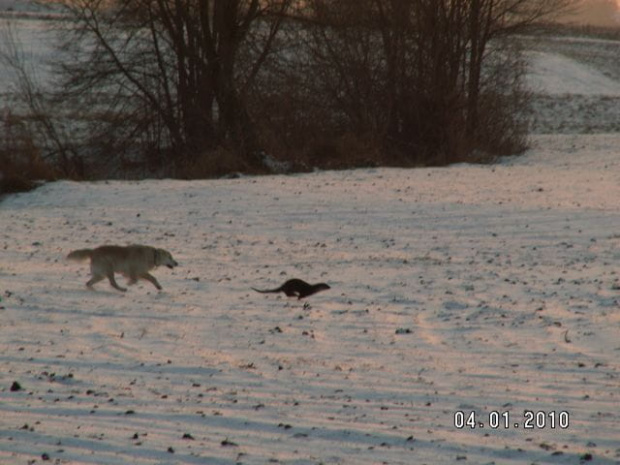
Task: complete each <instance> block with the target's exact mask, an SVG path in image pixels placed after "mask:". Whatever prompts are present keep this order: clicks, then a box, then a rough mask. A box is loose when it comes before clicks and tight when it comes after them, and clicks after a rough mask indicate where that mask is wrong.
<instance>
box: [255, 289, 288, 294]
mask: <svg viewBox="0 0 620 465" xmlns="http://www.w3.org/2000/svg"><path fill="white" fill-rule="evenodd" d="M252 290H253V291H256V292H260V293H261V294H269V293H272V292H273V293H275V292H281V291H282V288H281V287H279V288H278V289H262V290H261V289H256V288H255V287H253V288H252Z"/></svg>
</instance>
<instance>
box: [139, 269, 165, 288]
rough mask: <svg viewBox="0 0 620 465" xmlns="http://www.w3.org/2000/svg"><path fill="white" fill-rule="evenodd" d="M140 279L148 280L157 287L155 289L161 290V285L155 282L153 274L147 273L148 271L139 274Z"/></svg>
mask: <svg viewBox="0 0 620 465" xmlns="http://www.w3.org/2000/svg"><path fill="white" fill-rule="evenodd" d="M140 277H141V278H142V279H146V280H147V281H148V282H150V283H151V284H153V286H155V287H156V288H157V290H159V291H161V286H160V285H159V283H158V282H157V280H156V279H155V276H153V275H151V274H149V273H144V274H143V275H141V276H140Z"/></svg>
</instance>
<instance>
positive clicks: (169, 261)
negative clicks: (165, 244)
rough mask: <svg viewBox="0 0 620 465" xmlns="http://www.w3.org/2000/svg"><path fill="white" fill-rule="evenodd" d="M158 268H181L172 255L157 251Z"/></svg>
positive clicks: (160, 250)
mask: <svg viewBox="0 0 620 465" xmlns="http://www.w3.org/2000/svg"><path fill="white" fill-rule="evenodd" d="M156 264H157V266H167V267H168V268H170V269H172V268H174V267H175V266H179V264H178V263H177V262H176V260H175V259H174V258H172V254H171V253H170V252H168V251H167V250H164V249H157V263H156Z"/></svg>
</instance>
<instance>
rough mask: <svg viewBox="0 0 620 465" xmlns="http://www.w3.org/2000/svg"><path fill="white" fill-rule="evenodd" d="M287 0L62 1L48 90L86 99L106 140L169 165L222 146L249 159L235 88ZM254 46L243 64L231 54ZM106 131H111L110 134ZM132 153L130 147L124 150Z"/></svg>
mask: <svg viewBox="0 0 620 465" xmlns="http://www.w3.org/2000/svg"><path fill="white" fill-rule="evenodd" d="M289 3H290V0H269V1H260V0H110V1H102V0H70V1H69V0H67V1H66V2H65V7H66V10H67V12H68V13H69V16H70V18H71V21H70V22H69V23H67V24H68V27H67V30H66V31H65V37H66V39H67V40H66V41H65V42H64V44H63V45H62V47H61V49H62V50H64V53H65V54H66V55H65V57H66V58H65V59H63V60H61V62H60V63H61V65H60V70H61V73H62V76H63V77H64V80H63V82H62V86H61V87H60V89H61V92H59V94H58V96H59V97H61V98H62V99H63V100H65V101H66V100H67V99H72V100H73V101H74V102H76V104H79V103H81V104H84V103H85V102H88V108H90V110H91V113H92V112H93V110H95V113H96V114H97V118H95V119H96V120H97V128H98V129H99V131H98V132H97V131H91V133H93V134H94V133H97V134H99V136H98V138H96V139H98V140H99V141H101V142H102V143H99V144H96V145H98V146H99V147H103V148H104V149H105V152H107V153H110V152H116V153H118V152H119V150H118V149H114V150H112V149H113V147H110V146H106V144H105V142H106V141H107V143H108V144H110V143H112V141H113V142H114V143H115V144H116V145H119V144H120V143H121V142H123V143H124V144H125V145H124V147H127V146H128V145H130V144H129V142H130V141H134V142H135V141H136V140H138V141H140V143H141V144H142V146H141V148H140V149H139V150H138V151H139V152H141V153H147V154H149V153H150V154H152V155H153V156H154V157H158V156H159V157H160V158H159V161H160V162H161V161H162V160H161V157H162V154H164V155H165V159H164V160H163V162H164V163H167V162H168V161H169V160H170V157H173V161H174V163H173V164H174V166H176V168H177V172H179V171H178V170H179V169H181V170H183V169H186V167H187V165H188V164H190V165H191V163H192V162H193V161H195V160H196V159H197V158H198V157H200V156H203V155H204V153H205V152H209V151H213V150H215V149H217V148H218V147H221V146H223V145H225V146H228V147H230V148H231V150H235V151H237V152H239V153H240V154H241V156H242V157H244V158H245V160H246V162H247V163H248V165H250V166H251V165H253V164H254V165H255V164H256V163H258V160H257V159H254V158H253V153H254V151H255V150H256V149H257V147H258V141H257V135H256V133H255V131H254V127H253V123H252V121H251V118H250V116H249V114H248V111H247V108H246V103H245V99H244V89H246V88H247V87H248V85H249V84H250V81H251V80H253V79H254V78H255V77H256V75H257V74H258V72H259V70H260V68H261V65H262V61H263V60H264V56H265V54H267V53H269V48H270V47H271V44H272V42H273V37H274V36H275V35H276V34H277V32H278V30H279V27H280V24H281V21H282V19H283V18H284V13H285V12H286V10H287V8H288V6H289ZM250 34H252V37H253V38H254V39H256V37H257V36H259V37H260V40H261V43H260V44H259V43H255V44H252V46H253V49H254V50H255V51H256V53H255V54H253V55H246V56H251V57H252V61H251V62H244V63H240V61H239V56H240V51H241V50H242V49H243V48H245V47H248V44H247V41H248V38H249V37H250ZM111 135H113V136H114V137H111ZM134 150H136V149H134Z"/></svg>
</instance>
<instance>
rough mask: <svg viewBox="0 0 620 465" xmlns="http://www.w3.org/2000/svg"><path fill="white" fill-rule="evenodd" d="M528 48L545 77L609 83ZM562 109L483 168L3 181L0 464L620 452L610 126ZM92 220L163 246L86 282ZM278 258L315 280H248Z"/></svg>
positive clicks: (566, 90) (617, 193)
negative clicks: (149, 265)
mask: <svg viewBox="0 0 620 465" xmlns="http://www.w3.org/2000/svg"><path fill="white" fill-rule="evenodd" d="M533 53H534V54H547V55H544V56H543V55H535V56H534V60H533V63H534V65H533V67H532V74H531V80H532V83H531V85H532V86H533V87H534V86H535V87H536V92H538V93H540V94H541V95H548V96H550V97H555V96H557V94H558V93H560V94H561V96H562V98H563V99H564V101H566V102H570V101H572V99H576V100H579V99H584V98H587V99H591V98H597V99H598V98H608V99H616V98H618V95H619V94H618V92H620V90H618V87H619V85H620V84H619V82H620V76H618V75H616V76H614V74H613V73H609V72H607V71H605V72H604V71H602V70H601V68H600V67H599V68H597V67H595V66H594V65H591V64H588V63H586V62H584V61H579V60H576V59H572V58H569V57H567V56H566V55H562V56H560V55H556V54H554V53H553V52H552V51H549V50H546V51H542V50H536V51H533ZM536 63H538V65H536ZM595 87H596V88H595ZM597 89H598V90H597ZM563 108H564V109H563V111H562V114H561V115H558V117H562V118H565V119H567V120H568V119H570V121H572V124H573V126H574V127H579V128H583V127H584V126H586V125H594V126H595V127H597V128H599V129H600V128H601V127H608V126H606V125H608V124H611V123H614V124H616V125H618V124H620V123H619V121H618V120H616V121H615V122H613V121H609V117H610V116H609V114H607V113H605V112H600V113H595V114H594V116H592V115H590V114H588V113H585V112H581V111H577V110H575V111H571V110H570V108H574V107H563ZM549 115H550V113H549ZM539 127H547V128H549V127H550V126H539ZM571 127H572V126H571ZM558 132H564V133H563V134H559V133H558V134H547V135H537V136H535V137H533V139H532V147H531V149H530V150H529V151H528V152H527V153H526V154H525V155H524V156H522V157H517V158H510V159H506V160H503V161H501V162H500V163H498V164H496V165H493V166H472V165H458V166H452V167H449V168H443V169H417V170H399V169H368V170H353V171H342V172H317V173H312V174H303V175H294V176H266V177H257V178H240V179H230V180H216V181H194V182H182V181H166V180H165V181H154V180H153V181H143V182H100V183H73V182H58V183H52V184H48V185H45V186H43V187H41V188H40V189H38V190H36V191H34V192H31V193H27V194H20V195H15V196H11V197H8V198H6V199H4V200H3V201H2V203H0V247H1V248H2V252H1V253H0V298H1V300H0V364H1V365H0V366H1V367H2V369H1V370H0V464H2V465H4V464H11V465H12V464H33V463H58V464H111V465H112V464H113V465H116V464H118V465H129V464H136V465H147V464H148V465H151V464H152V465H155V464H157V465H164V464H165V465H169V464H170V465H172V464H209V465H210V464H214V465H215V464H222V465H229V464H230V465H232V464H269V463H273V464H290V465H306V464H308V465H310V464H312V465H318V464H347V465H374V464H390V465H395V464H405V465H409V464H415V465H418V464H428V465H442V464H453V463H469V464H487V465H490V464H497V465H499V464H581V463H592V464H601V465H611V464H616V465H617V464H620V408H619V406H620V274H619V273H620V206H619V204H618V199H619V198H620V149H619V147H620V134H618V133H615V132H609V133H600V130H599V131H598V132H599V133H598V134H580V133H579V132H588V131H578V130H575V131H574V132H573V133H566V132H567V131H566V130H565V131H558ZM595 132H596V131H595ZM104 243H117V244H129V243H144V244H149V245H154V246H157V247H163V248H166V249H168V250H170V251H171V252H172V253H173V254H174V256H175V258H176V259H177V261H178V262H179V263H180V266H179V267H178V268H176V269H175V270H173V271H171V270H168V269H167V268H160V269H157V270H155V271H154V272H153V274H154V275H155V276H156V277H157V278H158V280H159V281H160V283H161V284H162V285H163V287H164V290H163V291H162V292H157V291H156V290H155V288H153V287H152V286H151V284H149V283H145V282H140V283H139V284H137V285H136V286H132V287H130V289H129V290H128V292H126V293H120V292H117V291H115V290H114V289H112V288H111V287H110V286H109V285H108V284H107V282H102V283H99V284H98V285H97V286H96V288H95V290H94V291H89V290H88V289H87V288H86V287H85V286H84V283H85V282H86V281H87V280H88V279H89V277H88V276H89V273H88V266H87V265H86V264H76V263H70V262H67V261H66V260H65V256H66V255H67V253H68V252H69V251H71V250H73V249H77V248H83V247H94V246H97V245H101V244H104ZM293 277H296V278H302V279H305V280H307V281H311V282H318V281H324V282H327V283H328V284H330V285H331V286H332V289H331V290H328V291H325V292H322V293H320V294H316V295H315V296H311V297H309V298H308V299H305V300H301V301H298V300H295V299H287V298H286V297H284V296H283V295H275V294H265V295H263V294H258V293H255V292H254V291H252V290H251V289H250V288H251V287H258V288H269V287H275V286H277V285H279V284H281V283H282V282H283V281H285V280H286V279H289V278H293ZM119 282H120V283H121V284H123V282H122V280H121V281H119ZM472 414H473V416H472ZM471 419H475V428H471V427H470V420H471ZM506 423H507V424H506Z"/></svg>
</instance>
